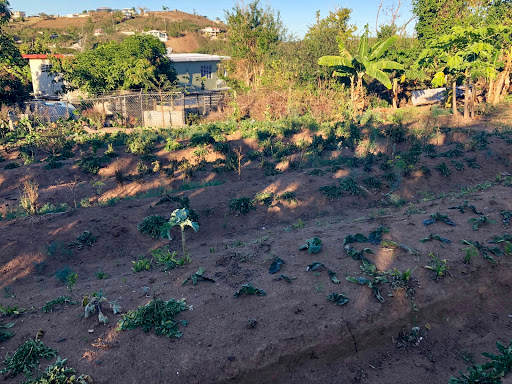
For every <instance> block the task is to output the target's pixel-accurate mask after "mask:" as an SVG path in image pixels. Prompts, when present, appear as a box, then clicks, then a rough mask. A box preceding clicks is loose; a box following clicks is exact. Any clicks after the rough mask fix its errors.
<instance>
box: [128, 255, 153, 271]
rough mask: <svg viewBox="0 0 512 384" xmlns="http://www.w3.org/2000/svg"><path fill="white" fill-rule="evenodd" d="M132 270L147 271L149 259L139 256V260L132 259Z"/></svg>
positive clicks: (149, 263) (149, 267) (149, 265)
mask: <svg viewBox="0 0 512 384" xmlns="http://www.w3.org/2000/svg"><path fill="white" fill-rule="evenodd" d="M132 264H133V265H132V271H133V272H135V273H137V272H142V271H149V270H150V269H151V259H146V258H145V257H143V258H139V260H136V261H135V260H132Z"/></svg>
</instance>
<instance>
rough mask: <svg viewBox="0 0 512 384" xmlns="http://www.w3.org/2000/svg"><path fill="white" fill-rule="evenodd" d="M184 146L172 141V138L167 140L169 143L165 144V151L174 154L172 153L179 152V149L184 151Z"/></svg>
mask: <svg viewBox="0 0 512 384" xmlns="http://www.w3.org/2000/svg"><path fill="white" fill-rule="evenodd" d="M182 148H183V146H182V145H181V144H180V143H179V142H177V141H176V140H174V139H172V138H170V137H169V138H167V142H166V144H165V150H166V151H169V152H172V151H177V150H178V149H182Z"/></svg>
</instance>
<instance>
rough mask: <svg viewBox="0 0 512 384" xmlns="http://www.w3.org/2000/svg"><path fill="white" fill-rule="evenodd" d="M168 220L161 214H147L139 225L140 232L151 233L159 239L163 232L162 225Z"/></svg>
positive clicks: (151, 235)
mask: <svg viewBox="0 0 512 384" xmlns="http://www.w3.org/2000/svg"><path fill="white" fill-rule="evenodd" d="M166 222H167V220H166V219H165V217H163V216H160V215H152V216H146V217H145V218H143V219H142V221H141V222H140V223H139V224H138V225H137V229H138V230H139V232H140V233H144V234H146V235H149V236H150V237H151V238H153V239H158V238H159V237H160V235H161V233H162V227H163V225H164V224H165V223H166Z"/></svg>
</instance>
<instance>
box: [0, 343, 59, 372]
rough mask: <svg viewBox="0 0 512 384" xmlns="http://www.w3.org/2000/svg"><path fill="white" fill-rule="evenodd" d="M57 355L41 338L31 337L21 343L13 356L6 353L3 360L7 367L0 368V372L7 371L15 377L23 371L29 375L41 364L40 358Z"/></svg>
mask: <svg viewBox="0 0 512 384" xmlns="http://www.w3.org/2000/svg"><path fill="white" fill-rule="evenodd" d="M55 356H57V351H56V350H55V349H52V348H48V347H47V346H45V345H44V344H43V342H42V341H41V340H32V339H29V340H28V341H26V342H25V343H24V344H22V345H20V346H19V347H18V348H17V349H16V351H15V352H14V354H13V355H12V356H9V355H6V357H5V360H4V361H3V363H4V364H5V365H6V367H5V368H3V369H1V370H0V374H5V373H6V374H8V376H9V377H14V376H16V375H17V374H18V373H22V372H23V373H24V374H25V375H27V376H29V375H31V373H32V370H34V369H36V368H37V367H38V366H39V359H41V358H43V359H49V358H51V357H55Z"/></svg>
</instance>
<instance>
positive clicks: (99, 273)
mask: <svg viewBox="0 0 512 384" xmlns="http://www.w3.org/2000/svg"><path fill="white" fill-rule="evenodd" d="M94 275H95V276H96V279H98V280H106V279H108V275H107V273H106V272H105V271H102V270H97V271H96V272H94Z"/></svg>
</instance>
